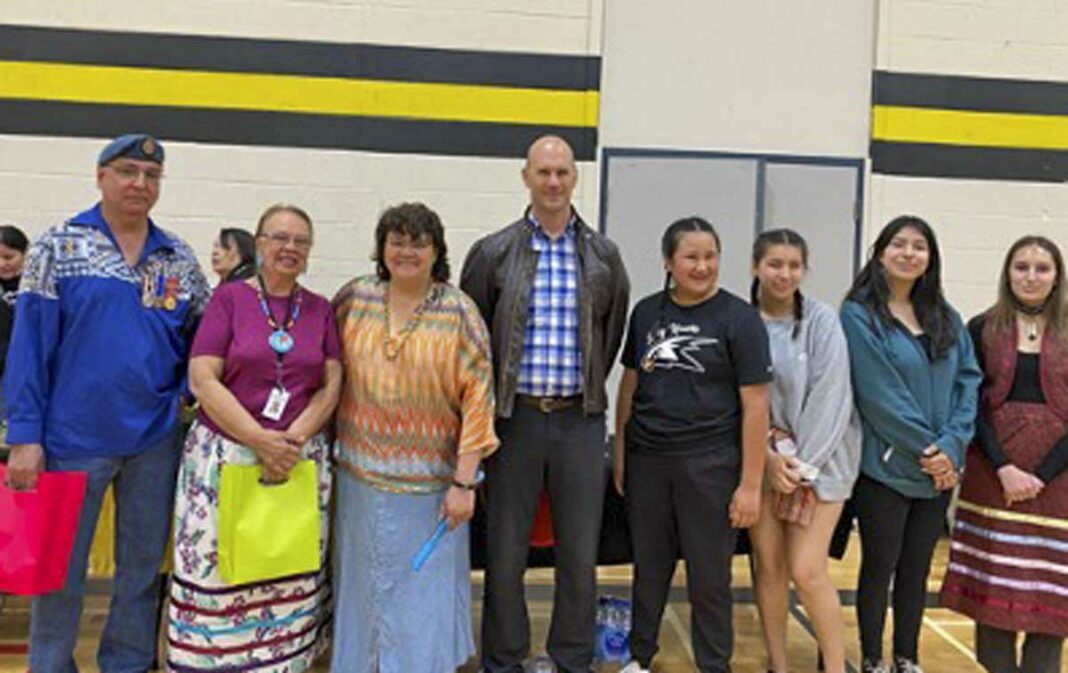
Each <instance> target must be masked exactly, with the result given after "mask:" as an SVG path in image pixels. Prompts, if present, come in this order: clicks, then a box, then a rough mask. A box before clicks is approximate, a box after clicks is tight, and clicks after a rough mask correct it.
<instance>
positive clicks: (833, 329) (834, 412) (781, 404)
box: [764, 297, 861, 502]
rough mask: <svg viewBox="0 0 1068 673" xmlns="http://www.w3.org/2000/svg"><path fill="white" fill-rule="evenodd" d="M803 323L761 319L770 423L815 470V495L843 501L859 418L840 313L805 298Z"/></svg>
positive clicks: (853, 465)
mask: <svg viewBox="0 0 1068 673" xmlns="http://www.w3.org/2000/svg"><path fill="white" fill-rule="evenodd" d="M802 308H803V310H802V318H801V328H800V330H799V333H798V335H797V338H796V339H795V338H794V337H793V329H794V324H795V321H794V320H793V319H789V320H767V319H765V320H764V324H765V325H766V326H767V328H768V338H769V339H770V343H771V361H772V364H773V366H774V370H775V380H774V381H773V382H772V384H771V424H772V426H774V427H776V428H781V429H783V430H786V431H788V432H789V433H790V434H792V435H793V436H794V440H795V441H796V442H797V458H798V459H799V460H800V461H801V462H803V463H807V464H809V465H812V466H813V467H815V468H816V469H818V470H819V476H818V477H817V479H816V484H815V488H816V495H817V496H819V499H820V500H823V501H825V502H831V501H841V500H845V499H847V498H848V497H849V495H850V493H852V491H853V482H855V481H856V480H857V474H858V473H859V471H860V446H861V429H860V418H859V416H858V415H857V413H856V411H855V409H854V408H853V391H852V388H851V386H850V383H849V351H848V349H847V347H846V340H845V334H844V333H843V332H842V326H841V324H840V323H839V321H838V314H837V313H836V312H835V311H834V309H832V308H831V307H830V306H828V305H827V304H824V303H823V302H819V301H816V300H814V299H809V298H807V297H806V298H805V299H804V304H803V306H802Z"/></svg>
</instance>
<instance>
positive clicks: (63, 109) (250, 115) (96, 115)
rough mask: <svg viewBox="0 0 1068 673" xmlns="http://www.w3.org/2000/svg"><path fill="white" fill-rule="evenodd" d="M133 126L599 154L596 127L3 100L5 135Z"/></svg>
mask: <svg viewBox="0 0 1068 673" xmlns="http://www.w3.org/2000/svg"><path fill="white" fill-rule="evenodd" d="M130 129H139V130H144V131H146V132H148V133H152V134H153V135H156V136H158V137H159V138H161V139H163V140H183V141H190V142H204V143H221V144H234V145H262V146H288V147H309V148H324V149H349V150H366V151H371V152H394V153H418V154H445V155H454V156H483V157H524V156H526V152H527V148H528V147H529V145H530V143H531V142H533V141H534V139H535V138H537V137H538V136H541V135H543V134H546V133H555V134H556V135H559V136H561V137H562V138H564V139H565V140H567V141H568V143H570V144H571V147H572V148H573V149H574V151H575V158H576V159H578V160H579V161H592V160H593V159H594V158H595V157H596V153H597V129H594V128H575V127H546V126H540V125H537V126H531V125H521V124H489V123H478V122H437V121H414V120H403V119H384V118H379V117H349V116H336V115H305V114H291V113H279V112H243V111H232V110H204V109H190V108H171V107H146V106H137V105H92V104H86V103H56V102H48V101H12V100H0V133H11V134H25V135H56V136H78V137H88V138H111V137H114V136H116V135H119V134H121V133H127V132H129V131H130Z"/></svg>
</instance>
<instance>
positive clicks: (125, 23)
mask: <svg viewBox="0 0 1068 673" xmlns="http://www.w3.org/2000/svg"><path fill="white" fill-rule="evenodd" d="M0 24H5V25H8V26H12V25H14V26H35V27H51V28H65V29H78V30H89V31H133V32H147V33H154V34H164V35H192V36H225V37H230V38H235V37H236V38H255V39H260V40H264V39H268V40H276V39H281V40H291V41H298V42H322V43H333V44H340V43H362V44H369V45H391V46H404V47H429V48H437V49H445V50H450V51H462V52H474V53H476V54H478V53H483V52H487V53H512V52H517V53H529V54H535V55H567V56H580V57H581V56H593V57H596V56H598V55H599V54H600V40H601V27H602V20H601V0H589V1H583V2H574V1H573V0H548V1H546V2H539V3H535V4H532V3H529V2H525V1H523V0H492V1H491V0H390V1H389V2H376V1H374V0H333V1H331V0H321V1H319V2H306V1H301V0H223V1H219V0H185V1H183V2H163V1H153V0H144V1H132V0H109V1H108V2H97V1H91V2H77V3H72V2H66V1H65V0H50V1H44V0H7V1H6V2H4V3H3V8H2V9H0ZM2 49H3V46H2V45H0V50H2ZM2 61H4V58H3V57H0V89H2V88H3V87H4V84H3V80H4V76H3V74H4V66H3V63H2ZM3 97H4V94H3V92H2V91H0V99H2V98H3ZM595 103H596V98H594V104H595ZM592 114H593V116H594V118H596V110H595V109H594V110H593V112H592ZM0 125H3V126H8V125H7V124H0ZM141 128H143V129H146V130H151V129H152V128H153V123H152V118H151V117H147V118H145V119H144V123H143V125H142V127H141ZM103 143H104V140H103V139H102V138H100V139H97V138H78V137H57V136H47V135H45V136H41V135H27V134H23V133H13V132H8V133H0V222H12V223H17V224H19V225H20V226H22V227H24V229H26V230H27V232H28V233H30V234H37V233H39V232H41V231H43V230H44V229H45V228H46V227H48V226H50V225H52V224H54V223H57V222H59V221H61V220H62V219H63V218H65V217H68V216H69V215H71V214H73V213H74V212H77V211H78V210H80V209H82V208H84V207H87V206H88V205H91V204H92V203H93V202H94V201H95V199H96V198H97V192H96V191H95V186H94V160H95V157H96V154H97V152H99V149H100V148H101V147H102V146H103ZM167 151H168V158H167V159H168V160H167V167H166V177H165V180H164V184H163V190H162V196H161V199H160V202H159V204H158V205H157V207H156V210H155V211H154V217H155V218H156V220H157V221H158V222H159V223H160V224H161V225H163V226H165V227H168V228H171V229H172V230H175V231H177V232H179V233H180V234H181V235H183V236H185V237H187V239H188V240H189V241H190V242H191V243H192V244H193V245H194V247H195V248H196V250H197V251H198V253H199V254H200V256H201V259H202V262H203V264H204V265H205V269H207V268H208V256H209V254H210V250H211V243H212V240H213V239H214V237H215V235H216V233H217V231H218V229H219V228H220V227H222V226H234V225H238V226H246V227H249V228H252V227H253V226H254V225H255V221H256V219H257V217H258V216H259V214H260V213H261V212H262V211H263V209H264V208H266V207H267V206H268V205H270V204H272V203H274V202H277V201H287V202H293V203H296V204H298V205H301V206H303V207H305V208H306V209H307V210H308V211H309V213H310V214H311V215H312V217H313V219H314V220H315V226H316V241H315V248H314V250H313V254H312V258H311V262H310V270H309V274H308V276H307V283H308V284H309V285H310V286H311V287H312V288H314V289H316V290H318V291H321V292H323V293H325V294H327V295H330V294H331V293H332V292H333V291H334V290H335V289H337V288H338V287H339V286H340V285H341V284H342V283H344V282H345V281H346V280H348V279H349V278H350V277H351V276H352V275H354V274H357V273H367V272H370V271H371V270H372V269H373V266H372V264H371V262H370V260H369V255H370V252H371V248H372V232H373V229H374V224H375V221H376V217H377V215H378V214H379V213H380V212H381V211H382V210H383V209H384V208H385V207H387V206H388V205H391V204H394V203H397V202H399V201H402V200H422V201H425V202H426V203H427V204H428V205H430V206H431V207H433V208H434V209H436V210H437V211H438V212H439V213H440V214H441V215H442V217H443V220H444V222H445V226H446V230H447V234H448V236H447V238H448V244H449V246H450V257H451V259H452V261H453V268H454V275H455V276H458V273H459V267H460V263H461V262H462V260H463V255H464V253H465V252H466V250H467V249H468V247H469V246H470V245H471V243H472V242H473V241H474V240H475V239H477V238H478V237H479V236H481V235H482V234H484V233H487V232H489V231H492V230H494V229H496V228H498V227H500V226H502V225H504V224H506V223H507V222H510V221H512V220H513V219H515V218H516V217H518V216H519V214H520V213H521V212H522V208H523V207H524V205H525V204H526V192H525V190H524V188H523V185H522V183H521V180H520V176H519V170H520V168H521V165H522V161H521V159H519V158H518V157H501V156H496V157H494V156H478V155H477V151H475V150H473V152H475V155H474V156H470V155H469V156H462V155H457V154H440V153H433V152H428V153H418V152H416V153H411V152H403V153H395V152H390V151H378V152H370V151H362V150H348V149H316V148H308V147H301V148H294V147H256V146H248V145H237V144H216V143H205V142H181V141H172V142H168V143H167ZM590 158H592V152H591V157H590ZM580 171H581V172H582V174H583V179H582V181H581V182H580V185H579V191H578V194H577V201H578V203H579V205H580V207H581V208H583V210H584V211H587V212H588V215H589V216H590V217H591V218H594V220H593V221H596V220H595V216H596V213H595V212H594V210H595V205H596V201H595V198H594V195H595V193H596V184H595V181H596V172H595V171H594V170H593V163H592V161H584V162H582V165H581V167H580Z"/></svg>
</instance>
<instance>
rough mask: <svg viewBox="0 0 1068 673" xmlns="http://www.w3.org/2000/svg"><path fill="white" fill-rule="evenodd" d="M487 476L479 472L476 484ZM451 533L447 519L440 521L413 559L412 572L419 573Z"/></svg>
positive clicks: (476, 476) (442, 518)
mask: <svg viewBox="0 0 1068 673" xmlns="http://www.w3.org/2000/svg"><path fill="white" fill-rule="evenodd" d="M485 477H486V475H485V474H484V473H483V472H482V470H479V471H478V474H476V475H475V483H476V484H481V483H482V480H483V479H484V478H485ZM447 532H449V522H448V521H447V520H446V519H445V517H441V518H440V519H438V526H437V528H435V529H434V532H433V533H431V534H430V537H428V538H427V540H426V542H424V543H423V546H422V547H420V548H419V551H418V552H417V553H416V554H415V556H414V557H413V558H412V570H414V571H415V572H419V571H420V570H421V569H422V567H423V566H424V565H425V564H426V562H427V559H429V558H430V555H431V554H433V553H434V550H435V549H437V548H438V543H440V542H441V538H443V537H445V533H447Z"/></svg>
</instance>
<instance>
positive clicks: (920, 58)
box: [868, 0, 1068, 318]
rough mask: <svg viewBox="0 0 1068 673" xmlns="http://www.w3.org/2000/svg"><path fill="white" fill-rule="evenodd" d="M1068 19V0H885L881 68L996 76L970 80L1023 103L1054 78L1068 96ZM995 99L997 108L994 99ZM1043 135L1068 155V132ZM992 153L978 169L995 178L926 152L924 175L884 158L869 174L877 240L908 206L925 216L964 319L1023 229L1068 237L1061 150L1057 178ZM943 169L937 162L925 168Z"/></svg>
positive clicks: (978, 161)
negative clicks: (1012, 170) (1017, 168)
mask: <svg viewBox="0 0 1068 673" xmlns="http://www.w3.org/2000/svg"><path fill="white" fill-rule="evenodd" d="M1066 26H1068V0H883V1H882V2H880V3H879V13H878V28H877V30H878V49H877V59H876V67H877V68H878V69H879V70H880V71H884V72H893V73H920V74H929V75H935V76H949V77H970V78H982V79H983V80H990V81H985V82H983V83H982V85H981V86H978V85H977V86H975V87H972V88H973V90H976V91H978V92H979V94H977V95H978V96H979V97H984V94H983V92H984V91H989V92H990V98H991V99H997V98H999V97H1000V92H999V90H1000V91H1004V90H1006V87H1016V91H1017V92H1018V93H1017V94H1016V95H1012V96H1009V97H1008V98H1010V101H1009V102H1011V103H1012V104H1013V105H1015V106H1021V107H1023V108H1025V107H1026V106H1027V105H1028V104H1029V103H1030V102H1032V101H1028V100H1027V99H1028V97H1030V96H1032V95H1033V94H1031V93H1028V92H1033V91H1034V89H1033V86H1032V85H1033V83H1034V82H1048V83H1054V85H1053V88H1052V90H1053V91H1057V92H1059V94H1057V95H1059V96H1060V98H1061V100H1063V101H1068V93H1066V92H1068V30H1066ZM877 79H878V78H877ZM992 103H993V107H997V105H998V104H997V102H996V100H994V101H992ZM1055 117H1056V116H1055ZM1015 119H1016V118H1015V117H1011V118H1007V119H1006V120H1005V122H1004V123H1003V124H1000V126H1002V127H1004V126H1007V125H1009V124H1013V123H1015V121H1014V120H1015ZM1060 119H1061V120H1062V121H1061V123H1062V124H1064V123H1065V122H1068V105H1066V106H1064V107H1062V109H1061V110H1060ZM1061 128H1066V129H1068V125H1065V126H1062V127H1061ZM1055 135H1060V137H1059V139H1058V138H1057V137H1055ZM1037 142H1038V143H1040V144H1041V143H1044V144H1057V143H1059V144H1060V146H1061V149H1062V152H1061V156H1062V158H1061V159H1060V161H1062V162H1063V161H1064V159H1063V154H1064V152H1063V150H1068V132H1062V134H1047V135H1045V136H1044V137H1040V138H1039V139H1038V141H1037ZM1007 149H1010V150H1011V149H1012V148H1011V147H1010V148H1007ZM1020 149H1021V152H1018V153H1012V154H1010V155H1007V156H1022V151H1025V150H1026V148H1020ZM984 156H985V155H983V154H978V155H977V157H976V158H975V159H973V160H972V162H971V163H972V166H971V169H972V170H973V172H977V173H985V174H986V175H987V176H990V177H989V179H976V178H966V179H948V178H944V177H934V176H932V175H922V173H924V172H925V169H924V167H923V166H922V164H923V162H922V161H917V162H916V163H917V166H916V170H915V172H916V173H918V174H917V175H910V176H901V175H884V174H880V173H879V172H878V170H879V165H878V164H879V162H878V161H876V166H875V169H876V172H875V174H873V175H872V177H871V200H870V211H869V218H868V233H869V236H868V238H869V240H872V239H873V238H874V236H875V233H876V232H877V231H878V229H879V228H880V227H881V226H882V225H883V224H885V223H886V222H887V221H888V220H890V219H891V218H892V217H894V216H895V215H898V214H900V213H916V214H918V215H921V216H923V217H924V218H926V219H927V220H928V221H929V222H930V223H931V224H932V225H933V226H934V227H935V229H936V230H937V232H938V234H939V236H940V237H941V243H942V247H943V257H944V260H945V268H944V279H945V284H946V289H947V292H948V295H949V299H950V301H951V302H952V303H954V304H955V305H956V307H957V308H958V309H959V310H960V311H961V313H962V314H964V316H965V318H968V317H970V316H971V315H974V314H975V313H977V312H979V311H980V310H982V309H983V308H985V307H986V306H988V305H989V304H991V303H992V302H993V301H994V299H995V295H996V289H995V288H996V279H997V275H998V273H999V271H1000V265H1001V262H1002V259H1003V256H1004V253H1005V251H1006V250H1007V248H1008V246H1009V245H1010V244H1011V243H1012V241H1014V240H1015V239H1016V238H1018V237H1019V236H1021V235H1023V234H1028V233H1038V234H1044V235H1046V236H1049V237H1051V238H1052V239H1053V240H1055V241H1057V242H1058V243H1059V244H1060V245H1062V246H1064V245H1068V185H1065V184H1064V180H1065V179H1066V178H1068V175H1064V173H1063V172H1058V170H1056V168H1055V167H1056V165H1057V163H1058V162H1057V160H1056V157H1055V156H1052V155H1051V158H1048V159H1047V162H1046V167H1047V168H1049V169H1050V170H1049V174H1048V175H1047V176H1046V177H1047V178H1048V179H1049V180H1050V181H1043V180H1041V179H1035V178H1034V177H1032V178H1031V179H1024V178H1019V179H1004V175H1003V173H1004V172H1005V171H1006V170H1007V166H1008V165H1009V164H1010V163H1011V162H1010V160H1009V159H1008V158H1007V157H1006V158H1003V159H1001V160H998V159H994V158H986V159H984V158H983V157H984ZM1024 160H1025V159H1021V161H1024ZM942 168H946V167H942ZM1037 168H1041V166H1037ZM939 170H940V169H939V168H936V167H934V166H929V167H928V169H927V171H926V172H929V173H937V172H938V171H939ZM1038 172H1041V171H1040V170H1039V171H1038ZM999 174H1001V175H999Z"/></svg>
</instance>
